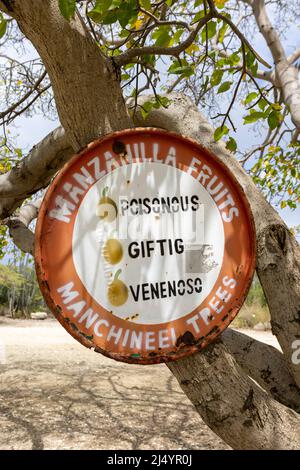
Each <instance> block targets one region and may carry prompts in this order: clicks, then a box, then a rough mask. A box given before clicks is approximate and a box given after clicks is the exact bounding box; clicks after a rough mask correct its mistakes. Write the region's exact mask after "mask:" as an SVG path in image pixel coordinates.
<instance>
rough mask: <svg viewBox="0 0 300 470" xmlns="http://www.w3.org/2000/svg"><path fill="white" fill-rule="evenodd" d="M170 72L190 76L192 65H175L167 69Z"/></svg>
mask: <svg viewBox="0 0 300 470" xmlns="http://www.w3.org/2000/svg"><path fill="white" fill-rule="evenodd" d="M169 72H170V73H173V74H175V75H184V76H185V77H190V76H191V75H193V73H194V69H193V67H191V66H190V65H184V66H182V67H180V66H179V67H176V68H173V69H172V70H169Z"/></svg>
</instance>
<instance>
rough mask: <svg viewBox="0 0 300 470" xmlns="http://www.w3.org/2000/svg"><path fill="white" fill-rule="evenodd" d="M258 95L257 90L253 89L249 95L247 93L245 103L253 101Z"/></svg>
mask: <svg viewBox="0 0 300 470" xmlns="http://www.w3.org/2000/svg"><path fill="white" fill-rule="evenodd" d="M257 97H258V93H256V92H255V91H252V93H249V95H247V97H246V99H245V101H244V104H249V103H251V101H253V100H255V99H256V98H257Z"/></svg>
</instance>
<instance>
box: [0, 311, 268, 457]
mask: <svg viewBox="0 0 300 470" xmlns="http://www.w3.org/2000/svg"><path fill="white" fill-rule="evenodd" d="M247 333H248V334H251V335H252V336H254V337H256V338H257V339H259V340H261V341H264V342H266V343H269V344H273V345H275V346H276V345H277V342H276V339H275V338H274V337H273V336H272V334H271V333H269V332H257V331H252V330H247ZM0 378H1V380H0V449H154V450H158V449H200V450H201V449H228V446H227V445H226V444H224V443H223V442H222V441H221V440H220V439H219V438H218V437H217V436H216V435H215V434H214V433H213V432H212V431H211V430H210V429H209V428H208V427H207V426H206V425H205V424H204V423H203V421H202V420H201V418H200V417H199V416H198V415H197V413H196V412H195V411H194V408H193V406H192V405H191V403H190V402H189V400H188V399H187V398H186V396H185V395H184V394H183V393H182V391H181V389H180V387H179V385H178V384H177V382H176V380H175V379H174V378H173V376H172V375H171V373H170V372H169V370H168V369H167V368H166V366H164V365H155V366H136V365H127V364H123V363H119V362H116V361H113V360H111V359H108V358H105V357H104V356H102V355H100V354H97V353H95V352H93V351H90V350H88V349H86V348H84V347H83V346H82V345H81V344H79V343H77V342H76V341H75V340H74V339H73V338H72V337H71V336H70V335H69V334H68V333H67V332H65V330H64V329H63V328H62V327H61V326H60V325H59V324H58V323H57V322H56V320H44V321H34V320H9V319H4V318H3V317H0Z"/></svg>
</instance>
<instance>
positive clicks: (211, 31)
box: [201, 21, 217, 42]
mask: <svg viewBox="0 0 300 470" xmlns="http://www.w3.org/2000/svg"><path fill="white" fill-rule="evenodd" d="M206 31H207V33H206ZM216 32H217V23H215V21H210V22H209V23H207V25H206V27H204V28H203V30H202V33H201V39H202V42H205V41H206V34H207V39H211V38H213V37H214V36H215V34H216Z"/></svg>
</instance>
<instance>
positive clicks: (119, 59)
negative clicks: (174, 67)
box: [114, 12, 213, 66]
mask: <svg viewBox="0 0 300 470" xmlns="http://www.w3.org/2000/svg"><path fill="white" fill-rule="evenodd" d="M212 17H213V15H212V13H211V12H210V13H208V14H207V15H205V16H204V17H203V18H201V20H200V21H199V22H198V23H197V25H196V26H195V27H194V28H193V30H192V32H191V33H190V34H189V36H188V37H187V38H186V39H185V40H184V41H183V42H182V43H181V44H179V45H178V46H173V47H161V46H145V47H135V48H132V49H128V51H126V52H124V53H123V54H120V55H119V56H116V57H114V61H115V63H116V64H117V65H119V66H121V65H126V64H128V63H130V62H131V60H132V59H133V58H135V57H140V56H144V55H150V54H152V55H173V56H176V57H177V56H178V55H179V54H180V53H181V52H182V51H184V50H185V49H187V48H188V47H189V46H190V45H191V44H192V43H193V41H194V40H195V38H196V36H197V34H198V32H199V31H200V29H201V28H202V27H203V26H204V25H205V24H206V23H208V22H209V21H210V20H211V19H212Z"/></svg>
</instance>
